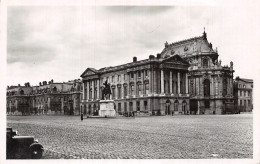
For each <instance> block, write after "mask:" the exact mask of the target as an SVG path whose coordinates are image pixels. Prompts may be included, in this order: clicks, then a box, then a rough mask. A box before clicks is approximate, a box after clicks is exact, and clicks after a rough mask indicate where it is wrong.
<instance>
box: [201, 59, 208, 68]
mask: <svg viewBox="0 0 260 164" xmlns="http://www.w3.org/2000/svg"><path fill="white" fill-rule="evenodd" d="M202 64H203V67H205V68H206V67H208V65H209V64H208V59H203V60H202Z"/></svg>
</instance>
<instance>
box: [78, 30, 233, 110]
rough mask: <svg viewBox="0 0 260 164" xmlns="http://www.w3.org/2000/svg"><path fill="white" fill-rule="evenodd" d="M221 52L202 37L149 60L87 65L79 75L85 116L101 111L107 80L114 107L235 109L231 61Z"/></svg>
mask: <svg viewBox="0 0 260 164" xmlns="http://www.w3.org/2000/svg"><path fill="white" fill-rule="evenodd" d="M218 56H219V55H218V52H217V50H213V48H212V44H211V43H209V42H208V40H207V34H206V33H205V31H204V33H203V35H202V36H200V37H194V38H191V39H187V40H183V41H179V42H175V43H171V44H168V43H167V42H166V43H165V47H164V49H163V51H162V52H161V53H158V54H157V55H156V56H154V55H150V56H149V58H148V59H146V60H140V61H138V60H137V57H134V58H133V61H132V62H131V63H127V64H123V65H119V66H115V67H105V68H101V69H98V70H97V69H95V68H87V69H86V70H85V71H84V72H83V73H82V75H81V77H82V81H83V99H82V103H81V109H82V111H84V114H94V115H95V114H97V113H98V110H99V100H100V99H101V98H102V97H101V96H102V89H103V83H104V82H105V81H106V80H107V81H108V83H109V84H110V85H111V89H112V97H111V99H113V100H115V109H116V111H117V112H118V113H119V114H121V113H128V112H133V111H134V112H136V113H138V114H139V113H140V114H143V113H146V114H149V115H173V114H225V113H228V112H233V110H234V96H233V72H234V70H233V63H232V62H230V66H222V65H221V61H220V60H218Z"/></svg>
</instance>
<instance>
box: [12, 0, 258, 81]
mask: <svg viewBox="0 0 260 164" xmlns="http://www.w3.org/2000/svg"><path fill="white" fill-rule="evenodd" d="M7 13H8V17H7V28H8V31H7V34H8V35H7V74H8V76H7V84H8V85H17V84H19V83H20V84H21V85H23V84H24V83H25V82H30V83H31V85H38V84H39V82H41V81H45V80H46V81H50V80H51V79H53V80H54V82H63V81H68V80H73V79H78V78H80V75H81V73H83V72H84V70H85V69H86V68H87V67H93V68H96V69H99V68H102V67H107V66H115V65H119V64H124V63H128V62H131V61H132V57H133V56H136V57H137V59H138V60H141V59H146V58H148V57H149V55H150V54H153V55H156V54H157V53H160V52H161V51H162V50H163V48H164V43H165V41H168V43H172V42H175V41H180V40H184V39H188V38H191V37H195V36H201V35H202V33H203V28H204V27H205V28H206V32H207V35H208V40H209V42H211V43H212V44H213V47H214V48H216V47H218V52H219V59H220V60H222V63H223V64H224V65H227V64H228V65H229V63H230V61H233V62H234V69H235V76H240V77H244V78H254V76H255V74H256V67H257V64H258V60H256V57H257V56H259V52H260V50H259V45H258V43H259V38H257V36H258V35H259V32H258V31H257V29H258V28H259V20H258V19H257V18H258V17H256V16H255V14H256V12H255V6H254V4H250V3H249V4H240V5H236V6H225V7H224V6H222V7H221V6H218V7H214V6H211V7H209V6H193V7H189V6H172V7H171V6H154V7H149V6H146V7H144V6H139V7H136V6H131V7H130V6H125V7H123V6H122V7H119V6H118V7H113V6H110V7H108V6H106V7H105V6H103V7H102V6H93V7H90V6H87V7H79V6H66V7H61V6H53V7H50V6H49V7H42V6H38V7H37V6H9V7H8V11H7ZM258 30H259V29H258ZM257 71H259V70H257Z"/></svg>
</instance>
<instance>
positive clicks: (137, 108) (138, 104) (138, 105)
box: [136, 101, 140, 111]
mask: <svg viewBox="0 0 260 164" xmlns="http://www.w3.org/2000/svg"><path fill="white" fill-rule="evenodd" d="M136 110H137V111H140V101H137V102H136Z"/></svg>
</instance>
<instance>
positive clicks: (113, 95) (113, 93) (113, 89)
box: [112, 88, 116, 99]
mask: <svg viewBox="0 0 260 164" xmlns="http://www.w3.org/2000/svg"><path fill="white" fill-rule="evenodd" d="M115 93H116V92H115V88H112V98H113V99H115V97H116V94H115Z"/></svg>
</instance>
